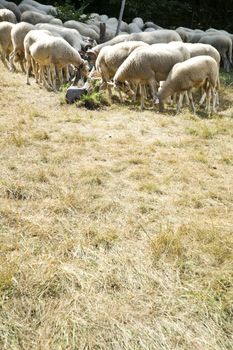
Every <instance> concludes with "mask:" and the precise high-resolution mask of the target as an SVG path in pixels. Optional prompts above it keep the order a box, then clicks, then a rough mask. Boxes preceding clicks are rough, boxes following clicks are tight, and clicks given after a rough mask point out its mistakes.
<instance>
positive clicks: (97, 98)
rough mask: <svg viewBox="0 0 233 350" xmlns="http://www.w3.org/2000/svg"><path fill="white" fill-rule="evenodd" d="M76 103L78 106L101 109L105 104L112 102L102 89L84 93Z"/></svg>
mask: <svg viewBox="0 0 233 350" xmlns="http://www.w3.org/2000/svg"><path fill="white" fill-rule="evenodd" d="M76 105H77V107H85V108H87V109H90V110H95V109H100V108H102V107H103V106H109V105H110V103H109V101H108V99H107V97H106V95H105V94H104V93H103V92H102V91H99V92H92V93H88V94H86V95H82V96H81V98H80V100H79V101H78V102H77V103H76Z"/></svg>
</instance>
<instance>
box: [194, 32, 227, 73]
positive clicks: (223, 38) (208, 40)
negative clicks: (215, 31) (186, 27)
mask: <svg viewBox="0 0 233 350" xmlns="http://www.w3.org/2000/svg"><path fill="white" fill-rule="evenodd" d="M199 43H203V44H209V45H212V46H213V47H215V48H216V49H217V50H218V52H219V54H220V56H221V59H222V61H223V68H224V69H225V70H226V71H227V72H229V70H230V65H231V63H232V40H231V38H230V37H228V36H227V35H205V36H203V37H202V38H201V39H200V40H199Z"/></svg>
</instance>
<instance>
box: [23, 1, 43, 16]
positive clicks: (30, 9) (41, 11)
mask: <svg viewBox="0 0 233 350" xmlns="http://www.w3.org/2000/svg"><path fill="white" fill-rule="evenodd" d="M19 9H20V11H21V13H23V12H26V11H33V12H39V13H41V14H42V15H47V13H46V12H45V11H43V10H40V9H38V8H36V7H34V6H32V5H29V4H25V3H21V4H19Z"/></svg>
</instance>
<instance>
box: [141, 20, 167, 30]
mask: <svg viewBox="0 0 233 350" xmlns="http://www.w3.org/2000/svg"><path fill="white" fill-rule="evenodd" d="M143 28H144V29H146V28H154V29H155V30H158V29H163V28H162V27H160V26H159V25H158V24H155V23H154V22H146V23H145V24H144V27H143Z"/></svg>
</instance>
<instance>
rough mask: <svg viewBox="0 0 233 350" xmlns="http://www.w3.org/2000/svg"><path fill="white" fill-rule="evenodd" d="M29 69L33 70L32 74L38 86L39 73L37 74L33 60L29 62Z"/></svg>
mask: <svg viewBox="0 0 233 350" xmlns="http://www.w3.org/2000/svg"><path fill="white" fill-rule="evenodd" d="M31 67H32V70H33V74H34V76H35V80H36V83H37V84H38V80H39V72H38V68H37V63H36V62H35V61H34V60H33V59H32V60H31Z"/></svg>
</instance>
